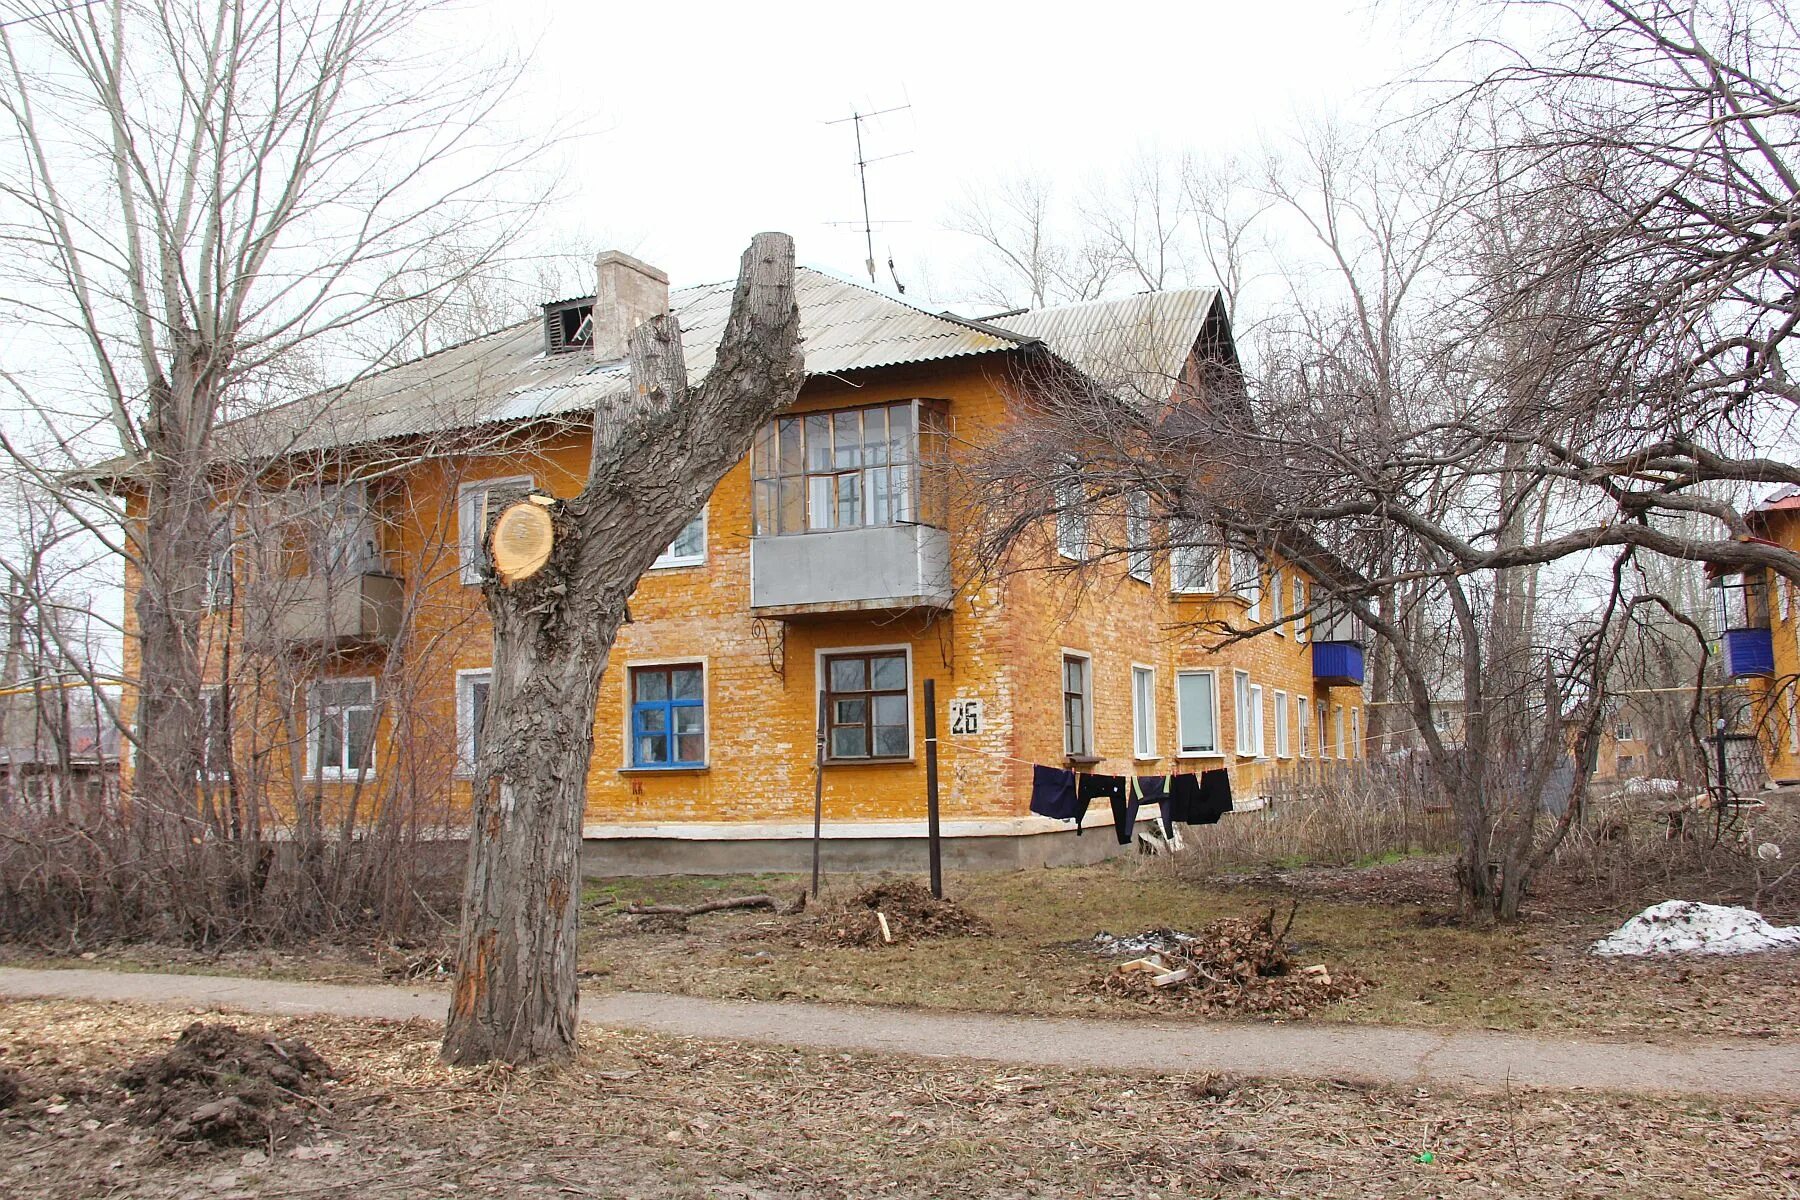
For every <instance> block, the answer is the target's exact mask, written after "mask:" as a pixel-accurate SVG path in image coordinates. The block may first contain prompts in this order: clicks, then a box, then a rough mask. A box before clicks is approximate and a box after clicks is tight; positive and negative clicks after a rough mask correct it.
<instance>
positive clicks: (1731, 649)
mask: <svg viewBox="0 0 1800 1200" xmlns="http://www.w3.org/2000/svg"><path fill="white" fill-rule="evenodd" d="M1725 668H1726V670H1727V671H1729V672H1730V674H1731V677H1732V678H1733V679H1744V678H1746V677H1749V676H1753V675H1773V674H1774V673H1775V639H1774V638H1773V637H1771V636H1770V634H1769V631H1768V630H1767V629H1727V630H1726V631H1725Z"/></svg>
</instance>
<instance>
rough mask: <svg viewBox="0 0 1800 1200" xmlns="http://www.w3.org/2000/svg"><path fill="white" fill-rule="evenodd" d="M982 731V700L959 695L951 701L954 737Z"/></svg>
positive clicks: (951, 720)
mask: <svg viewBox="0 0 1800 1200" xmlns="http://www.w3.org/2000/svg"><path fill="white" fill-rule="evenodd" d="M980 732H981V701H979V700H975V699H970V698H967V697H958V698H956V699H953V700H951V701H950V734H951V736H952V737H956V736H967V735H969V734H976V733H980Z"/></svg>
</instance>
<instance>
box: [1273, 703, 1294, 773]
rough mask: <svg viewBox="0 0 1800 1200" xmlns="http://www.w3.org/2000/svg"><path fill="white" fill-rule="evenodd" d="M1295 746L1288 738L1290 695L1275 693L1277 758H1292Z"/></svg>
mask: <svg viewBox="0 0 1800 1200" xmlns="http://www.w3.org/2000/svg"><path fill="white" fill-rule="evenodd" d="M1293 756H1294V751H1293V746H1292V744H1291V742H1290V739H1289V737H1288V694H1287V693H1286V692H1281V691H1278V692H1276V693H1275V757H1276V758H1292V757H1293Z"/></svg>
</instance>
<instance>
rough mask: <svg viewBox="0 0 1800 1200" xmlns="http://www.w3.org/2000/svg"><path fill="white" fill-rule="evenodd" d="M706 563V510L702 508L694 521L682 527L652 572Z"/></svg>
mask: <svg viewBox="0 0 1800 1200" xmlns="http://www.w3.org/2000/svg"><path fill="white" fill-rule="evenodd" d="M705 561H706V510H705V509H704V508H702V509H701V510H700V511H699V512H697V513H695V514H694V519H693V520H691V521H689V522H688V523H687V524H686V525H683V526H682V527H681V532H680V533H678V534H676V535H675V540H674V541H672V542H670V543H669V548H668V549H667V550H664V551H663V552H662V554H660V555H658V556H657V559H656V561H655V562H653V563H651V564H650V569H651V570H652V571H661V570H664V569H666V568H668V567H697V566H699V565H700V564H701V563H703V562H705Z"/></svg>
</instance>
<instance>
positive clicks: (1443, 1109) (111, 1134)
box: [0, 1002, 1800, 1200]
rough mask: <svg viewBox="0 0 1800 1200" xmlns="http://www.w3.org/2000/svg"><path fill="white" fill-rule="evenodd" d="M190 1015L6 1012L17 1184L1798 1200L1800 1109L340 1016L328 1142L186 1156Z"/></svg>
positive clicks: (55, 1193) (309, 1034)
mask: <svg viewBox="0 0 1800 1200" xmlns="http://www.w3.org/2000/svg"><path fill="white" fill-rule="evenodd" d="M190 1019H191V1017H190V1016H189V1015H186V1014H178V1013H170V1012H164V1011H159V1010H148V1009H137V1008H131V1007H125V1006H96V1005H88V1004H77V1003H71V1002H31V1003H13V1004H5V1005H0V1046H4V1047H5V1053H4V1054H0V1063H7V1062H11V1063H12V1064H14V1065H16V1066H18V1067H20V1068H22V1070H23V1071H24V1073H25V1074H26V1075H27V1076H28V1078H29V1080H30V1081H31V1084H32V1087H33V1092H32V1094H31V1095H29V1096H28V1097H27V1099H26V1101H25V1102H24V1103H23V1104H22V1105H21V1106H19V1107H17V1108H15V1109H14V1110H12V1111H11V1112H9V1113H4V1114H0V1143H4V1145H5V1146H6V1147H7V1150H8V1152H7V1154H6V1155H4V1156H0V1194H5V1195H21V1196H23V1195H31V1196H41V1197H46V1198H49V1200H62V1198H65V1197H78V1196H99V1195H106V1196H131V1197H144V1198H147V1200H168V1198H172V1197H178V1196H180V1197H186V1196H233V1195H235V1196H254V1197H292V1198H299V1197H326V1196H337V1195H357V1196H384V1197H385V1196H397V1197H404V1196H425V1195H432V1196H446V1195H493V1196H519V1197H534V1198H535V1197H551V1196H557V1197H564V1196H633V1197H642V1198H645V1200H669V1198H675V1197H711V1198H714V1200H720V1198H735V1200H752V1198H760V1200H798V1198H799V1197H809V1198H815V1200H837V1198H849V1197H865V1196H892V1197H937V1196H945V1195H957V1196H967V1197H972V1198H987V1197H995V1198H999V1197H1021V1196H1075V1195H1080V1196H1102V1197H1141V1198H1146V1200H1147V1198H1149V1197H1153V1196H1170V1195H1199V1196H1220V1197H1225V1196H1229V1197H1250V1196H1255V1197H1288V1196H1295V1197H1309V1198H1334V1197H1359V1198H1360V1197H1366V1196H1381V1197H1427V1196H1429V1197H1458V1198H1460V1197H1501V1196H1518V1195H1533V1196H1535V1195H1559V1196H1584V1197H1588V1196H1593V1197H1601V1196H1608V1197H1610V1196H1619V1197H1631V1196H1646V1195H1656V1196H1663V1197H1669V1198H1671V1200H1683V1198H1687V1197H1693V1198H1696V1200H1699V1198H1701V1197H1720V1196H1734V1197H1735V1196H1746V1197H1748V1196H1758V1197H1776V1198H1781V1197H1790V1198H1791V1197H1795V1196H1800V1182H1797V1181H1800V1144H1797V1142H1796V1138H1795V1132H1794V1131H1795V1129H1796V1120H1797V1118H1800V1112H1797V1111H1796V1110H1795V1109H1794V1108H1793V1107H1792V1106H1788V1105H1780V1104H1756V1103H1737V1102H1732V1103H1725V1104H1715V1103H1711V1102H1699V1101H1675V1102H1671V1101H1667V1100H1661V1101H1641V1100H1640V1101H1634V1100H1628V1099H1615V1098H1609V1097H1605V1096H1595V1095H1563V1094H1555V1093H1546V1092H1536V1091H1524V1090H1521V1091H1515V1092H1513V1093H1512V1094H1509V1095H1497V1096H1479V1095H1475V1096H1464V1095H1454V1094H1448V1093H1431V1092H1424V1091H1418V1090H1405V1091H1395V1090H1386V1089H1364V1088H1354V1087H1345V1086H1337V1085H1319V1086H1288V1085H1282V1086H1277V1085H1273V1084H1268V1083H1259V1082H1254V1081H1235V1080H1230V1079H1222V1078H1218V1077H1212V1076H1203V1075H1176V1076H1159V1077H1148V1076H1139V1075H1130V1074H1078V1073H1068V1072H1058V1071H1030V1072H1022V1071H1018V1070H1006V1071H1002V1070H998V1069H996V1068H994V1067H991V1066H983V1065H979V1064H959V1063H943V1062H932V1061H915V1060H908V1059H896V1058H878V1057H870V1056H862V1055H845V1054H831V1055H821V1054H806V1053H800V1052H794V1051H786V1050H779V1049H768V1048H756V1047H746V1046H739V1045H731V1044H718V1043H709V1042H701V1041H692V1040H683V1039H668V1038H656V1037H650V1036H640V1035H619V1034H612V1035H604V1034H595V1033H590V1034H587V1035H585V1036H584V1041H583V1048H582V1053H581V1056H580V1057H579V1059H578V1060H577V1061H576V1062H575V1063H573V1064H571V1065H569V1066H566V1067H561V1068H552V1069H545V1070H539V1071H530V1072H511V1071H505V1070H482V1071H463V1070H456V1069H452V1068H448V1067H445V1066H443V1065H441V1064H440V1063H439V1062H438V1061H437V1058H436V1046H437V1042H436V1029H435V1028H434V1027H432V1026H428V1025H425V1024H423V1023H416V1022H415V1023H408V1024H382V1023H375V1022H355V1021H347V1020H335V1019H318V1018H312V1019H304V1020H280V1021H276V1022H274V1023H273V1025H272V1026H271V1028H272V1029H273V1031H274V1032H275V1033H277V1034H278V1035H280V1036H285V1037H300V1038H304V1039H305V1040H306V1041H308V1042H309V1043H311V1044H312V1045H314V1046H315V1047H316V1048H318V1050H319V1051H320V1052H321V1053H323V1054H324V1055H325V1056H326V1057H327V1058H328V1059H329V1060H330V1061H331V1062H333V1063H334V1064H335V1065H336V1066H337V1067H338V1069H339V1070H340V1072H341V1073H342V1078H341V1079H340V1080H338V1081H337V1082H336V1083H334V1084H333V1085H332V1087H331V1089H330V1090H329V1091H328V1092H327V1093H326V1094H325V1099H326V1103H327V1105H328V1107H329V1109H330V1110H331V1111H330V1115H329V1116H322V1117H321V1122H322V1124H321V1128H320V1130H319V1132H318V1134H317V1136H316V1140H315V1142H314V1144H312V1145H310V1146H302V1147H298V1148H296V1149H292V1150H286V1151H279V1152H278V1153H277V1154H276V1155H275V1156H274V1157H273V1158H270V1157H268V1156H267V1155H265V1154H262V1153H261V1152H256V1151H253V1152H250V1153H248V1154H240V1153H238V1152H235V1151H234V1152H230V1153H216V1152H214V1153H209V1152H201V1151H196V1150H191V1149H189V1150H177V1151H174V1152H171V1151H170V1150H169V1148H167V1147H165V1146H163V1145H161V1144H159V1143H156V1142H154V1141H151V1140H145V1139H143V1138H142V1137H141V1135H136V1134H134V1133H133V1132H132V1131H130V1130H128V1129H127V1127H125V1126H123V1125H121V1124H117V1123H115V1118H114V1115H113V1108H112V1104H113V1098H112V1092H111V1084H110V1082H109V1080H110V1075H111V1073H112V1072H113V1071H114V1070H115V1069H116V1067H117V1066H119V1065H121V1064H123V1063H125V1062H127V1061H130V1060H132V1059H134V1058H136V1057H139V1056H141V1055H143V1054H146V1053H150V1052H153V1051H154V1050H156V1049H158V1048H160V1047H161V1046H163V1045H166V1044H167V1042H168V1041H169V1040H171V1039H172V1038H173V1036H174V1035H175V1033H176V1032H177V1031H178V1030H179V1029H180V1027H181V1026H182V1025H183V1024H185V1023H186V1022H187V1021H188V1020H190ZM55 1096H60V1097H62V1099H60V1100H58V1099H55V1098H53V1097H55ZM58 1104H64V1105H66V1107H65V1108H63V1109H62V1110H61V1111H58V1112H52V1111H50V1109H51V1106H52V1105H58ZM134 1139H135V1140H134ZM1425 1151H1429V1152H1430V1153H1431V1156H1432V1160H1431V1161H1429V1162H1421V1161H1419V1158H1420V1156H1421V1155H1422V1153H1423V1152H1425Z"/></svg>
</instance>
